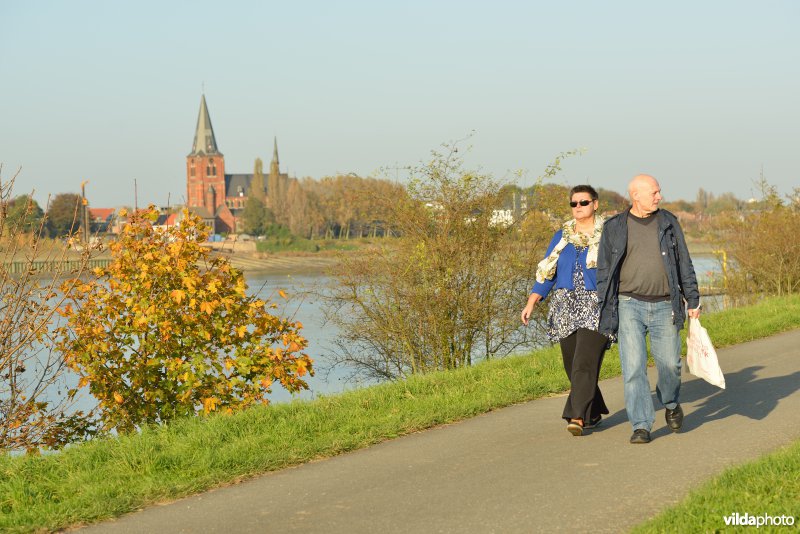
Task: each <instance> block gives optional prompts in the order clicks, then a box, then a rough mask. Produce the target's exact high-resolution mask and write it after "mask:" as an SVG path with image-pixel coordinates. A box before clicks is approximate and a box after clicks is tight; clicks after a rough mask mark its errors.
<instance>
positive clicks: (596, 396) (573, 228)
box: [522, 185, 609, 436]
mask: <svg viewBox="0 0 800 534" xmlns="http://www.w3.org/2000/svg"><path fill="white" fill-rule="evenodd" d="M569 198H570V201H569V205H570V207H571V208H572V217H573V218H572V219H570V220H568V221H567V222H566V223H564V226H563V227H562V228H561V229H560V230H558V231H557V232H556V233H555V235H554V236H553V239H552V240H551V241H550V246H549V247H548V248H547V253H546V254H545V258H544V260H542V261H541V262H540V263H539V265H538V267H537V269H536V284H535V285H534V286H533V289H532V290H531V294H530V295H529V296H528V302H527V304H526V305H525V308H524V309H523V310H522V323H523V324H525V325H527V324H528V320H529V319H530V317H531V314H532V313H533V308H534V307H535V306H536V304H537V303H538V302H539V301H540V300H543V299H544V298H546V297H547V295H548V294H549V293H550V291H551V290H553V289H554V288H555V290H554V291H553V294H552V296H551V298H550V311H549V313H548V315H547V335H548V337H549V338H550V341H551V342H553V343H556V342H558V343H559V344H560V345H561V356H562V358H563V359H564V370H565V371H566V372H567V376H568V377H569V381H570V384H571V388H570V393H569V396H568V397H567V403H566V405H565V406H564V412H563V415H562V417H563V418H564V419H565V420H566V421H567V430H568V431H569V432H570V433H571V434H572V435H573V436H580V435H582V434H583V432H584V430H585V429H587V428H592V427H594V426H596V425H597V424H598V423H599V422H600V420H601V418H602V414H607V413H608V408H606V403H605V401H604V400H603V395H602V394H601V393H600V388H599V387H598V386H597V378H598V375H599V373H600V365H601V364H602V361H603V354H604V353H605V350H606V347H607V346H608V341H609V340H608V338H607V337H606V336H604V335H603V334H600V333H599V332H598V331H597V326H598V321H599V318H600V310H599V307H598V303H597V251H598V245H599V243H600V234H601V232H602V229H603V221H604V219H603V218H602V217H600V216H599V215H596V212H597V208H598V204H599V203H598V200H597V191H595V189H594V188H593V187H592V186H590V185H576V186H575V187H573V188H572V189H571V190H570V192H569Z"/></svg>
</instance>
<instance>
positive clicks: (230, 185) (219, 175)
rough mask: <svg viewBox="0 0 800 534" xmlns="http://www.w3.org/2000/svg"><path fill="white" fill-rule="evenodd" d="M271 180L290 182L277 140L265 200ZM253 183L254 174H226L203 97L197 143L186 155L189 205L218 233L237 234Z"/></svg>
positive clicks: (203, 97)
mask: <svg viewBox="0 0 800 534" xmlns="http://www.w3.org/2000/svg"><path fill="white" fill-rule="evenodd" d="M268 178H279V179H282V180H287V179H288V176H287V175H286V174H281V172H280V168H279V165H278V141H277V139H275V140H274V149H273V153H272V162H271V163H270V166H269V174H268V175H264V180H263V181H262V183H263V187H264V192H263V194H262V195H261V196H262V197H263V196H266V195H267V194H268V191H266V188H267V183H268ZM252 181H253V175H252V174H225V156H223V154H222V152H220V151H219V149H218V148H217V140H216V138H215V137H214V128H213V127H212V126H211V117H210V116H209V114H208V107H207V106H206V97H205V95H203V96H202V97H201V99H200V113H199V114H198V116H197V130H196V131H195V134H194V144H193V145H192V151H191V153H190V154H189V155H188V156H186V206H187V207H188V208H189V210H190V211H192V212H194V213H196V214H197V215H199V216H200V217H201V218H202V219H203V220H204V221H205V222H206V223H207V224H209V225H212V224H213V226H212V228H214V232H215V233H236V232H238V231H239V226H240V224H239V219H240V218H241V215H242V211H243V210H244V203H245V200H246V199H247V197H248V195H249V194H250V185H251V183H252ZM273 183H274V182H273Z"/></svg>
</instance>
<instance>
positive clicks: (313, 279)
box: [68, 256, 725, 410]
mask: <svg viewBox="0 0 800 534" xmlns="http://www.w3.org/2000/svg"><path fill="white" fill-rule="evenodd" d="M693 260H694V266H695V271H696V273H697V277H698V282H699V284H700V286H701V288H702V287H705V286H708V285H709V282H710V281H712V280H714V278H715V277H718V276H719V273H720V270H721V269H720V264H719V262H718V261H717V259H716V258H714V257H713V256H707V257H706V256H698V257H696V258H693ZM246 281H247V285H248V288H249V289H248V293H249V294H251V295H258V296H259V297H260V298H262V299H264V300H267V301H269V302H273V303H275V304H277V305H278V309H277V310H275V313H276V314H278V315H280V316H282V317H287V318H290V319H292V320H294V321H300V322H301V323H302V324H303V328H302V330H301V333H302V335H303V336H304V337H305V338H306V339H307V340H308V347H307V349H306V351H305V352H306V353H307V354H308V355H309V356H311V358H313V359H314V367H315V369H316V373H315V376H307V382H308V385H309V389H308V390H305V391H301V392H299V393H296V394H294V395H292V394H290V393H289V392H288V391H286V390H285V389H283V388H282V387H281V386H280V385H279V384H276V385H275V386H274V387H273V391H272V393H271V394H270V400H271V401H272V402H287V401H290V400H292V399H293V398H294V399H313V398H315V397H317V396H318V395H326V394H332V393H339V392H342V391H345V390H348V389H355V388H358V387H361V386H363V385H365V384H364V383H356V382H353V381H351V380H348V378H349V376H350V370H349V369H347V368H344V367H332V366H331V359H330V355H331V352H332V350H333V349H334V342H335V341H336V338H337V336H338V335H339V332H338V330H337V328H336V326H335V325H333V324H331V323H329V322H327V321H326V320H325V313H324V307H323V304H322V302H321V301H320V298H319V294H320V293H323V294H324V293H325V291H326V288H328V287H330V284H331V283H332V282H333V281H332V280H331V279H330V278H327V277H325V276H322V275H307V274H306V275H285V274H283V275H264V274H257V273H248V274H247V275H246ZM281 290H282V291H283V292H284V293H285V294H286V296H287V298H286V299H284V298H283V297H282V296H280V294H279V291H281ZM523 304H524V296H523V297H520V306H522V305H523ZM703 305H704V309H705V311H706V312H709V311H717V310H719V309H722V308H724V306H725V303H724V299H723V298H722V297H721V296H719V297H704V298H703ZM520 309H521V308H520ZM523 350H524V349H523ZM68 382H69V383H70V386H69V387H74V384H73V382H77V378H75V379H72V377H70V379H69V380H68ZM94 404H95V401H94V399H93V398H92V397H91V396H90V395H89V394H88V391H87V390H86V389H84V390H82V391H81V394H80V399H79V403H78V408H79V409H82V410H89V409H91V408H92V407H93V406H94Z"/></svg>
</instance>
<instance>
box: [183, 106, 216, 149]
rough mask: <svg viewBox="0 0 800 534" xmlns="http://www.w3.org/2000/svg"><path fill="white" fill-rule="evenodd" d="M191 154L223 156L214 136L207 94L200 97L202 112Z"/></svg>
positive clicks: (198, 118) (199, 114)
mask: <svg viewBox="0 0 800 534" xmlns="http://www.w3.org/2000/svg"><path fill="white" fill-rule="evenodd" d="M189 155H190V156H212V155H213V156H221V155H222V153H221V152H220V151H219V150H218V149H217V140H216V138H215V137H214V128H213V127H212V126H211V116H210V115H209V114H208V106H206V95H203V96H202V97H201V98H200V112H199V113H198V114H197V130H196V131H195V133H194V143H193V144H192V152H191V153H190V154H189Z"/></svg>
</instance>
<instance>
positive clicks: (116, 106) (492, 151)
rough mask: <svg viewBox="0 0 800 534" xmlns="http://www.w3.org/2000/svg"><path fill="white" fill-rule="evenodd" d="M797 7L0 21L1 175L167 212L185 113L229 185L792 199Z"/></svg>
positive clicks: (134, 7)
mask: <svg viewBox="0 0 800 534" xmlns="http://www.w3.org/2000/svg"><path fill="white" fill-rule="evenodd" d="M798 28H800V2H796V1H792V0H785V1H778V0H774V1H773V0H763V1H732V0H719V1H699V0H693V1H674V2H641V1H624V2H623V1H606V2H576V1H562V2H555V1H552V0H551V1H547V2H545V1H538V0H529V1H506V0H493V1H482V2H475V1H469V0H458V1H436V0H428V1H417V0H404V1H396V2H391V3H390V2H382V1H376V0H369V1H360V2H357V1H351V0H341V1H337V2H330V1H321V0H320V1H316V2H310V1H302V0H292V1H288V0H284V1H281V2H274V1H260V2H257V1H253V2H244V1H235V0H233V1H227V2H219V1H214V2H212V1H175V0H170V1H157V2H156V1H150V0H140V1H136V2H133V1H129V2H122V1H108V0H96V1H88V0H69V1H67V0H64V1H61V2H54V1H36V2H21V1H12V0H0V162H2V163H3V164H4V168H3V173H2V178H3V179H8V178H10V177H11V175H12V174H13V173H14V172H15V171H16V169H17V168H18V167H20V166H21V167H22V172H21V175H20V177H19V178H18V181H17V184H16V191H17V192H19V193H22V192H30V190H31V189H34V188H35V189H36V191H37V193H36V196H37V199H40V201H41V199H42V198H43V197H44V198H46V195H47V193H59V192H69V191H74V192H78V191H79V190H80V182H81V181H82V180H89V185H88V186H87V195H88V196H89V198H90V201H91V204H92V205H93V206H95V207H104V206H109V207H111V206H117V205H122V204H132V203H133V192H134V188H133V181H134V179H136V180H137V182H138V188H139V202H140V204H144V203H148V202H154V203H157V204H165V203H166V202H167V194H168V193H169V194H170V200H171V202H172V203H173V204H174V203H176V202H182V201H183V200H184V197H185V194H186V187H185V174H186V171H185V156H186V155H187V154H188V153H189V151H190V149H191V144H192V139H193V137H194V129H195V124H196V121H197V113H198V107H199V103H200V96H201V94H202V91H203V85H204V86H205V95H206V98H207V101H208V105H209V111H210V114H211V120H212V122H213V125H214V131H215V133H216V138H217V143H218V145H219V148H220V150H221V151H222V152H223V153H224V154H225V166H226V171H227V172H229V173H230V172H244V173H247V172H252V169H253V162H254V160H255V158H256V157H261V158H262V159H263V160H264V161H265V163H266V162H268V161H269V159H270V158H271V154H272V140H273V136H277V137H278V146H279V151H280V159H281V167H282V169H283V170H284V171H287V170H288V172H289V174H290V175H296V176H297V177H303V176H311V177H314V178H320V177H322V176H325V175H332V174H335V173H345V174H346V173H348V172H354V173H357V174H360V175H369V174H374V173H376V171H378V170H379V169H380V168H382V167H389V168H392V169H391V170H390V171H389V176H390V177H394V175H395V174H396V175H397V176H398V177H399V178H400V179H402V178H403V175H404V174H405V172H404V171H403V170H397V171H396V170H394V167H398V166H399V167H403V166H406V165H414V164H417V163H419V162H420V161H422V160H426V159H427V158H428V156H429V154H430V151H431V150H432V149H435V148H437V147H438V146H439V145H440V144H441V143H442V142H446V141H450V140H455V139H459V138H463V137H464V136H466V135H467V134H469V133H470V132H472V131H474V134H473V136H472V137H471V139H470V140H469V143H468V144H470V145H471V146H472V150H471V151H470V152H469V153H468V154H467V156H466V159H467V163H468V165H469V166H473V167H477V166H480V167H482V168H483V170H484V171H486V172H489V173H492V174H494V175H495V176H496V177H498V178H511V177H512V173H513V171H515V170H518V169H519V170H523V171H526V174H525V176H524V178H523V180H522V182H521V185H530V184H531V183H533V181H534V179H535V178H536V177H537V176H538V175H539V174H541V172H542V170H543V169H544V167H545V165H546V164H547V163H548V162H549V161H551V160H552V158H553V157H554V156H555V155H556V154H558V153H559V152H562V151H566V150H570V149H573V148H579V147H580V148H586V150H587V151H586V153H585V154H584V155H583V156H581V157H579V158H572V159H570V160H568V161H567V162H566V163H565V167H564V174H563V181H564V182H565V183H570V184H574V183H581V182H587V181H588V182H589V183H591V184H593V185H595V186H599V187H605V188H608V189H613V190H616V191H618V192H620V193H622V192H624V190H625V187H626V184H627V182H628V180H629V179H630V178H631V177H632V176H633V175H635V174H637V173H640V172H647V173H650V174H653V175H654V176H656V178H658V179H659V180H660V182H661V185H662V190H663V193H664V196H665V198H666V199H667V200H670V199H677V198H685V199H691V200H693V199H694V198H695V197H696V194H697V190H698V188H700V187H702V188H704V189H706V190H707V191H711V192H713V193H716V194H719V193H724V192H733V193H734V194H736V195H737V196H738V197H740V198H747V197H749V196H751V195H752V193H753V180H754V179H757V178H758V176H759V173H760V171H761V169H762V166H763V169H764V173H765V175H766V178H767V180H768V181H770V182H771V183H773V184H774V185H777V186H778V187H779V190H780V191H781V192H782V193H789V192H790V191H791V189H792V188H793V187H800V31H799V30H798Z"/></svg>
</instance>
